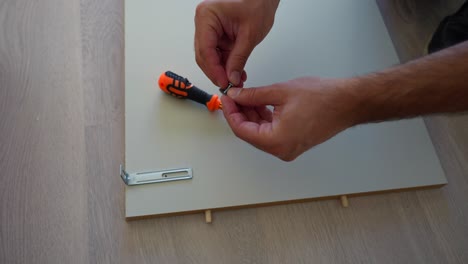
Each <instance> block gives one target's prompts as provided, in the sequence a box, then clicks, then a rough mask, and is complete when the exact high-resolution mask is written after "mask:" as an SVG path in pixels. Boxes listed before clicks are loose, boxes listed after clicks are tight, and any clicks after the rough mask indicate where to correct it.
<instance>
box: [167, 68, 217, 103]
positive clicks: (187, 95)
mask: <svg viewBox="0 0 468 264" xmlns="http://www.w3.org/2000/svg"><path fill="white" fill-rule="evenodd" d="M158 83H159V88H161V90H163V91H164V92H165V93H167V94H170V95H172V96H174V97H176V98H179V99H189V100H192V101H195V102H197V103H200V104H203V105H205V106H206V108H208V110H210V111H216V110H219V109H223V105H222V103H221V100H220V99H219V97H218V95H216V94H213V95H211V94H208V93H207V92H205V91H203V90H201V89H200V88H198V87H196V86H195V85H193V84H191V83H190V82H189V80H187V78H184V77H182V76H180V75H177V74H175V73H173V72H171V71H167V72H164V73H162V74H161V76H159V82H158Z"/></svg>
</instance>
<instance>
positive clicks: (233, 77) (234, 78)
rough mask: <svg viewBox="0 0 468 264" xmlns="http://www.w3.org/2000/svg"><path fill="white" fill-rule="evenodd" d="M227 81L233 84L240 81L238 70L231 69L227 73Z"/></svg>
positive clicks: (237, 83)
mask: <svg viewBox="0 0 468 264" xmlns="http://www.w3.org/2000/svg"><path fill="white" fill-rule="evenodd" d="M229 81H230V82H231V83H232V84H234V85H239V83H240V81H241V74H240V72H238V71H233V72H231V74H230V75H229Z"/></svg>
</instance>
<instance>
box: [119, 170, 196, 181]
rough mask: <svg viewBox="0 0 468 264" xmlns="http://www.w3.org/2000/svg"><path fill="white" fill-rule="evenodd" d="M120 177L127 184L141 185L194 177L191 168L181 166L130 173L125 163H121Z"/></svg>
mask: <svg viewBox="0 0 468 264" xmlns="http://www.w3.org/2000/svg"><path fill="white" fill-rule="evenodd" d="M120 177H121V178H122V180H123V182H124V183H125V184H126V185H129V186H131V185H141V184H150V183H160V182H169V181H180V180H189V179H192V178H193V176H192V169H191V168H181V169H172V170H163V171H149V172H138V173H132V174H129V173H127V172H126V171H125V169H124V167H123V165H120Z"/></svg>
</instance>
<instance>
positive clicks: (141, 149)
mask: <svg viewBox="0 0 468 264" xmlns="http://www.w3.org/2000/svg"><path fill="white" fill-rule="evenodd" d="M197 3H198V1H154V0H153V1H150V0H141V1H125V20H126V21H125V41H126V42H125V44H126V47H125V56H126V58H125V59H126V62H125V66H126V69H125V77H126V81H125V84H126V87H125V104H126V106H125V114H126V124H125V133H126V139H125V140H126V155H125V156H126V164H125V165H126V170H127V171H128V172H142V171H151V170H162V169H170V168H183V167H190V168H192V169H193V179H191V180H186V181H178V182H167V183H157V184H150V185H140V186H132V187H126V216H127V217H134V216H144V215H153V214H164V213H174V212H183V211H192V210H200V209H209V208H211V209H214V208H220V207H229V206H239V205H249V204H258V203H267V202H276V201H286V200H295V199H304V198H315V197H323V196H331V195H340V194H350V193H361V192H370V191H381V190H391V189H401V188H409V187H419V186H429V185H436V184H443V183H446V179H445V176H444V173H443V171H442V168H441V166H440V164H439V160H438V158H437V156H436V154H435V151H434V148H433V146H432V143H431V140H430V138H429V136H428V134H427V131H426V128H425V125H424V123H423V122H422V120H421V119H412V120H404V121H398V122H387V123H381V124H372V125H363V126H358V127H354V128H351V129H348V130H347V131H345V132H344V133H341V134H339V135H338V136H337V137H335V138H333V139H332V140H330V141H328V142H326V143H324V144H322V145H320V146H317V147H315V148H313V149H312V150H310V151H308V152H306V153H305V154H304V155H302V156H301V157H300V158H298V159H297V160H296V161H294V162H291V163H285V162H282V161H280V160H278V159H276V158H274V157H272V156H270V155H268V154H265V153H263V152H261V151H259V150H257V149H255V148H253V147H251V146H250V145H248V144H247V143H244V142H242V141H241V140H239V139H237V138H236V137H235V136H234V135H233V133H232V132H231V130H230V129H229V127H228V126H227V124H226V122H225V120H224V118H223V116H222V113H221V112H217V113H209V112H208V111H207V110H206V108H204V107H203V106H202V105H199V104H196V103H192V102H188V101H183V100H177V99H174V98H172V97H171V96H167V95H166V94H164V93H162V92H161V91H160V90H159V88H158V85H157V79H158V77H159V75H160V74H161V73H162V72H164V71H166V70H172V71H174V72H176V73H178V74H180V75H183V76H185V77H187V78H189V80H190V81H192V82H193V83H194V84H195V85H197V86H198V87H202V88H203V89H205V90H206V91H208V92H211V93H216V92H217V88H216V87H214V86H213V85H212V84H211V82H210V81H209V80H208V79H207V78H206V77H205V76H204V74H203V73H202V72H201V70H200V69H199V68H198V66H197V65H196V63H195V59H194V57H195V56H194V51H193V35H194V23H193V16H194V12H195V7H196V5H197ZM397 63H398V59H397V56H396V54H395V51H394V49H393V46H392V43H391V40H390V38H389V36H388V33H387V30H386V28H385V25H384V23H383V21H382V18H381V17H380V14H379V11H378V9H377V6H376V4H375V2H374V1H371V0H358V1H340V0H320V1H284V2H281V3H280V7H279V9H278V12H277V16H276V21H275V26H274V27H273V29H272V31H271V32H270V34H269V36H268V37H267V38H266V39H265V40H264V41H263V42H262V43H261V44H260V45H259V46H258V47H257V48H256V50H255V51H254V52H253V54H252V56H251V58H250V60H249V62H248V65H247V69H246V70H247V72H248V75H249V80H248V82H247V83H246V85H247V86H257V85H265V84H269V83H274V82H278V81H284V80H287V79H292V78H295V77H299V76H305V75H317V76H321V77H346V76H352V75H356V74H362V73H366V72H370V71H374V70H379V69H383V68H386V67H389V66H391V65H393V64H397Z"/></svg>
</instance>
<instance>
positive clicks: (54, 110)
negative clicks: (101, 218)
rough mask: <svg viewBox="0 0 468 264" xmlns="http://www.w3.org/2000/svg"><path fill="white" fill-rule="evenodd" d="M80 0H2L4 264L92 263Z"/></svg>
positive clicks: (0, 216) (0, 245)
mask: <svg viewBox="0 0 468 264" xmlns="http://www.w3.org/2000/svg"><path fill="white" fill-rule="evenodd" d="M79 32H80V30H79V5H78V2H77V1H58V0H45V1H40V2H36V1H0V171H1V173H2V182H1V184H0V236H1V238H0V263H85V262H87V260H88V258H87V245H86V241H87V232H86V227H87V223H86V221H87V217H86V214H87V204H86V180H87V179H86V176H85V174H84V168H85V163H84V157H85V156H84V154H85V153H84V129H83V100H82V98H83V95H82V90H81V72H80V61H81V51H80V38H79V37H80V34H79Z"/></svg>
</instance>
